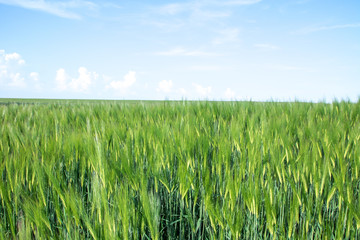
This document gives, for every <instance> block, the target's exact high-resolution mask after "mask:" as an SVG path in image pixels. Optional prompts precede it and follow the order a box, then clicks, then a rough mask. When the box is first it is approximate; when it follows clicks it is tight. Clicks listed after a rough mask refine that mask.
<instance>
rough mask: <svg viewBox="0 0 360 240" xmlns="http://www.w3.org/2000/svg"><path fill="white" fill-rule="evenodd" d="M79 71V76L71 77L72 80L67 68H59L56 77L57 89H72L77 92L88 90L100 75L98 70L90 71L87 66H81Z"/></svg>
mask: <svg viewBox="0 0 360 240" xmlns="http://www.w3.org/2000/svg"><path fill="white" fill-rule="evenodd" d="M78 73H79V76H78V77H77V78H71V80H70V77H69V76H68V75H67V74H66V72H65V69H63V68H60V69H59V70H57V71H56V77H55V83H56V89H57V90H59V91H64V90H67V89H70V90H73V91H76V92H86V91H88V90H89V88H90V86H91V85H93V84H94V82H95V81H96V80H97V78H98V77H99V75H98V74H97V73H96V72H89V71H88V70H87V69H86V68H85V67H79V69H78ZM69 80H70V81H69Z"/></svg>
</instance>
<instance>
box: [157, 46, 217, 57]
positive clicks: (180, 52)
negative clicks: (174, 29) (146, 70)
mask: <svg viewBox="0 0 360 240" xmlns="http://www.w3.org/2000/svg"><path fill="white" fill-rule="evenodd" d="M156 55H162V56H192V57H201V56H216V54H215V53H210V52H203V51H189V50H186V49H184V48H182V47H176V48H173V49H171V50H169V51H165V52H158V53H156Z"/></svg>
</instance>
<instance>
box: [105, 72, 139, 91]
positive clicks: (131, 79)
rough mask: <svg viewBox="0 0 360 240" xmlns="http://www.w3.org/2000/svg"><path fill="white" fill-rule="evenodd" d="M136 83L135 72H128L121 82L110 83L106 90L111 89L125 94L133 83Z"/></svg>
mask: <svg viewBox="0 0 360 240" xmlns="http://www.w3.org/2000/svg"><path fill="white" fill-rule="evenodd" d="M135 82H136V72H135V71H129V72H128V73H127V74H126V75H125V76H124V80H123V81H112V82H110V84H109V85H107V87H106V88H112V89H115V90H120V91H122V92H126V91H127V90H128V89H129V88H130V87H131V86H132V85H134V83H135Z"/></svg>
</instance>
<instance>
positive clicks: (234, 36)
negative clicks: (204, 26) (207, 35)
mask: <svg viewBox="0 0 360 240" xmlns="http://www.w3.org/2000/svg"><path fill="white" fill-rule="evenodd" d="M239 32H240V30H239V29H238V28H228V29H224V30H221V31H219V36H218V37H216V38H215V39H214V40H213V41H212V42H213V44H216V45H219V44H224V43H228V42H236V41H238V40H239V38H238V36H239Z"/></svg>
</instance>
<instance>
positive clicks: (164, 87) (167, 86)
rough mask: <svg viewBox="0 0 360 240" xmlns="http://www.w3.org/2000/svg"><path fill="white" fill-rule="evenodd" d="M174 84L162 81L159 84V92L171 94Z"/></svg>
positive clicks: (169, 81)
mask: <svg viewBox="0 0 360 240" xmlns="http://www.w3.org/2000/svg"><path fill="white" fill-rule="evenodd" d="M172 86H173V82H172V81H171V80H168V81H167V80H162V81H161V82H159V83H158V88H157V89H156V90H157V91H158V92H164V93H169V92H171V90H172Z"/></svg>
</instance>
